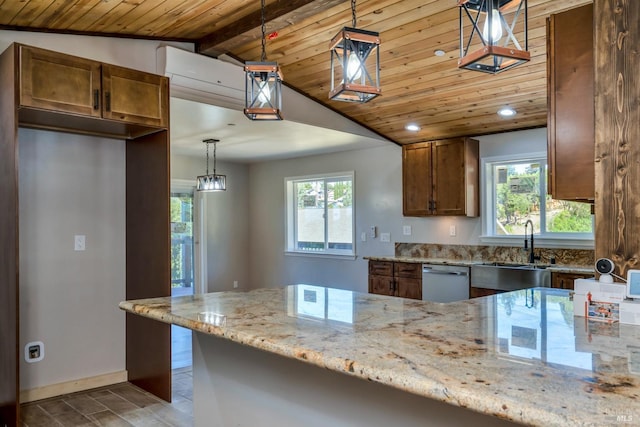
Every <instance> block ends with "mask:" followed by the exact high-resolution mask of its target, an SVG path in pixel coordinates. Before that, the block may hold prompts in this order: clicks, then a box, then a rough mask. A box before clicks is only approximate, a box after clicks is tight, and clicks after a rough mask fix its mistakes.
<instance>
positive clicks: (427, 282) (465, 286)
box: [422, 264, 469, 302]
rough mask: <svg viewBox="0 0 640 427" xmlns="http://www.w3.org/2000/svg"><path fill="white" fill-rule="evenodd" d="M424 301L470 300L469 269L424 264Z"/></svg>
mask: <svg viewBox="0 0 640 427" xmlns="http://www.w3.org/2000/svg"><path fill="white" fill-rule="evenodd" d="M422 299H423V300H425V301H433V302H453V301H461V300H467V299H469V267H459V266H454V265H433V264H422Z"/></svg>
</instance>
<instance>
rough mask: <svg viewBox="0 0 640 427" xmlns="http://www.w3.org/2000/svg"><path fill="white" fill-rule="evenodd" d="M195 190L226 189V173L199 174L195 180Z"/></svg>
mask: <svg viewBox="0 0 640 427" xmlns="http://www.w3.org/2000/svg"><path fill="white" fill-rule="evenodd" d="M196 190H197V191H226V190H227V177H226V175H216V174H212V175H200V176H199V177H198V178H197V181H196Z"/></svg>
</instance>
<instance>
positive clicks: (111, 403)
mask: <svg viewBox="0 0 640 427" xmlns="http://www.w3.org/2000/svg"><path fill="white" fill-rule="evenodd" d="M192 384H193V379H192V376H191V367H187V368H181V369H175V370H174V371H173V402H172V403H167V402H165V401H163V400H160V399H158V398H157V397H155V396H153V395H151V394H149V393H147V392H145V391H143V390H141V389H139V388H138V387H136V386H134V385H133V384H130V383H121V384H115V385H111V386H107V387H101V388H97V389H93V390H87V391H84V392H79V393H73V394H67V395H63V396H58V397H54V398H51V399H45V400H40V401H37V402H30V403H26V404H23V405H22V407H21V413H22V424H21V425H22V427H54V426H55V427H60V426H118V427H120V426H154V427H155V426H159V427H167V426H173V427H190V426H193V387H192Z"/></svg>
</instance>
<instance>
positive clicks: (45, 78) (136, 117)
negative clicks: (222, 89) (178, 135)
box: [18, 45, 169, 139]
mask: <svg viewBox="0 0 640 427" xmlns="http://www.w3.org/2000/svg"><path fill="white" fill-rule="evenodd" d="M18 46H19V52H20V70H19V73H20V80H19V92H20V96H19V99H20V123H21V125H24V126H26V127H36V128H44V129H51V130H64V131H77V132H81V133H90V134H96V135H107V136H123V137H125V138H129V139H131V138H135V137H138V136H142V135H145V134H149V133H153V132H156V131H158V130H161V129H166V128H167V127H168V126H169V81H168V79H167V78H166V77H163V76H159V75H156V74H150V73H145V72H142V71H137V70H131V69H128V68H123V67H117V66H114V65H109V64H103V63H101V62H97V61H92V60H89V59H84V58H79V57H76V56H71V55H66V54H62V53H58V52H52V51H49V50H45V49H39V48H35V47H31V46H24V45H18Z"/></svg>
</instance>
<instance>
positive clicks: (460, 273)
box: [422, 267, 467, 276]
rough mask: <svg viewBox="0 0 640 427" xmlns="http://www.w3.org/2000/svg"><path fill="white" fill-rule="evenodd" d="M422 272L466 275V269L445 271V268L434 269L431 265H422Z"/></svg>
mask: <svg viewBox="0 0 640 427" xmlns="http://www.w3.org/2000/svg"><path fill="white" fill-rule="evenodd" d="M422 274H441V275H446V276H448V275H452V276H466V275H467V272H466V271H445V270H434V269H432V268H429V267H422Z"/></svg>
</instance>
